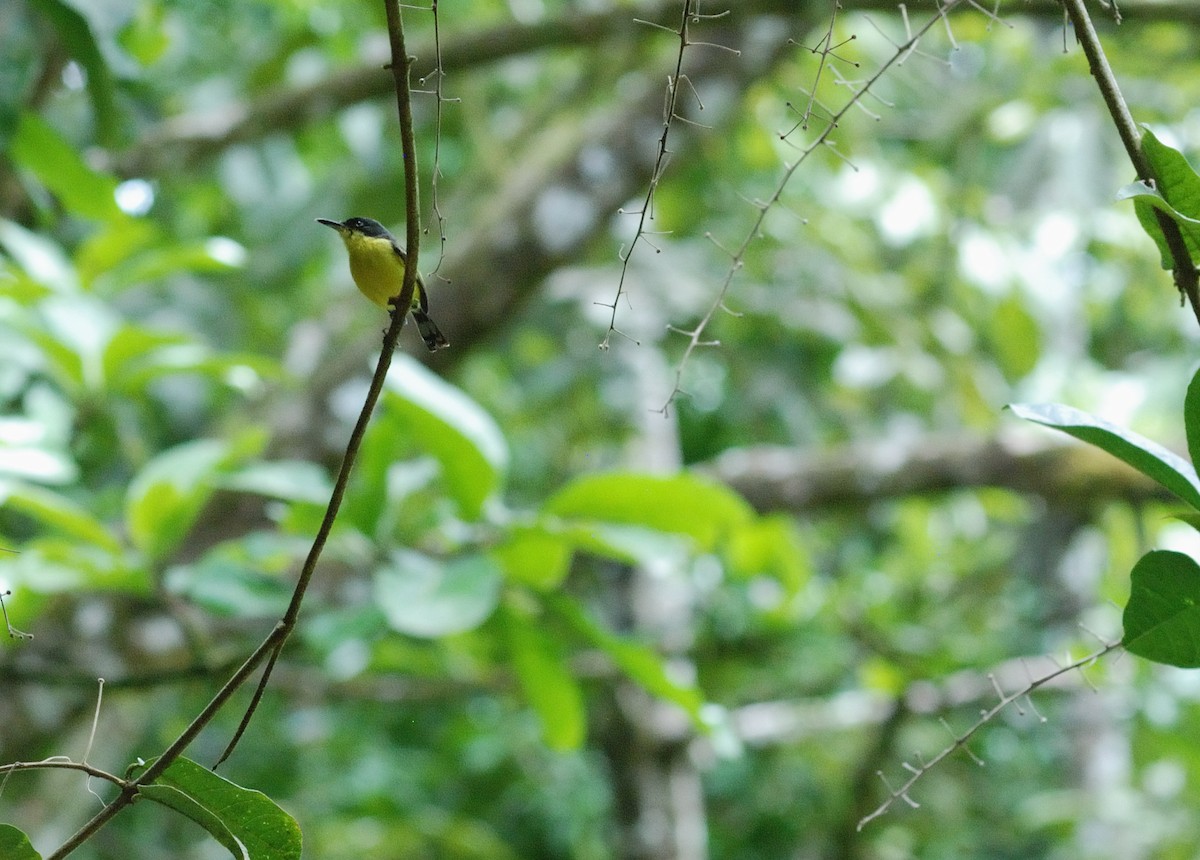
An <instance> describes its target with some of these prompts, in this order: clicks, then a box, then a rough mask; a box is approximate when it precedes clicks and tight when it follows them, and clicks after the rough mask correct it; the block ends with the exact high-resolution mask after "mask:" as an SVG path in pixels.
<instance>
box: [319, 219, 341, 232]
mask: <svg viewBox="0 0 1200 860" xmlns="http://www.w3.org/2000/svg"><path fill="white" fill-rule="evenodd" d="M317 223H318V224H324V225H325V226H326V227H332V228H333V229H334V230H337V231H338V232H339V233H345V232H346V225H345V224H343V223H342V222H341V221H330V220H329V219H328V218H318V219H317Z"/></svg>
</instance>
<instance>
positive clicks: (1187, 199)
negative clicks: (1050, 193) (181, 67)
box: [1117, 126, 1200, 269]
mask: <svg viewBox="0 0 1200 860" xmlns="http://www.w3.org/2000/svg"><path fill="white" fill-rule="evenodd" d="M1142 152H1143V154H1145V156H1146V159H1147V161H1149V162H1150V169H1151V170H1152V171H1153V172H1154V177H1155V179H1156V181H1157V185H1156V186H1151V185H1149V184H1147V183H1146V182H1141V181H1139V182H1134V183H1132V184H1130V185H1127V186H1125V187H1124V188H1122V189H1121V190H1120V191H1118V192H1117V199H1118V200H1127V199H1132V200H1133V205H1134V211H1135V212H1136V213H1137V217H1138V221H1139V222H1140V223H1141V225H1142V229H1143V230H1145V231H1146V232H1147V233H1148V234H1149V235H1150V238H1151V239H1153V240H1154V242H1155V244H1157V245H1158V250H1159V254H1160V255H1161V256H1162V267H1163V268H1164V269H1172V268H1174V267H1175V263H1174V261H1173V260H1172V258H1171V252H1170V249H1169V248H1168V247H1167V240H1166V238H1165V237H1164V236H1163V233H1162V228H1161V227H1159V225H1158V220H1157V219H1156V218H1155V217H1154V210H1155V209H1157V210H1159V211H1161V212H1163V213H1165V214H1166V215H1167V216H1169V217H1170V218H1171V219H1172V220H1173V221H1175V223H1176V224H1178V225H1179V230H1180V232H1181V233H1182V234H1183V240H1184V242H1185V243H1186V244H1187V247H1188V251H1189V253H1190V254H1191V257H1192V259H1193V260H1196V259H1197V258H1198V253H1200V176H1198V175H1197V174H1196V171H1195V170H1193V169H1192V166H1191V165H1190V164H1188V161H1187V159H1186V158H1184V156H1183V154H1182V153H1181V152H1179V151H1178V150H1177V149H1174V148H1173V147H1170V146H1167V145H1166V144H1165V143H1163V142H1162V141H1160V140H1159V139H1158V138H1157V137H1156V136H1155V135H1154V132H1152V131H1151V130H1150V129H1149V128H1146V127H1145V126H1143V132H1142Z"/></svg>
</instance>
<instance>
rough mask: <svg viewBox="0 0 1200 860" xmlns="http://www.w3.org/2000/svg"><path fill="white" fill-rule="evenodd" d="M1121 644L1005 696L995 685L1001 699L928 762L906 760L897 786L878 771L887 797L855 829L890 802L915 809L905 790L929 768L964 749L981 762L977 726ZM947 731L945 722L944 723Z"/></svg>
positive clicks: (878, 815)
mask: <svg viewBox="0 0 1200 860" xmlns="http://www.w3.org/2000/svg"><path fill="white" fill-rule="evenodd" d="M1120 647H1121V643H1120V642H1111V643H1108V644H1106V645H1105V646H1104V647H1103V648H1101V649H1100V650H1099V651H1096V652H1093V653H1091V654H1089V655H1087V656H1086V657H1082V658H1080V659H1079V660H1075V661H1074V662H1071V663H1068V664H1067V665H1065V666H1060V667H1059V668H1058V669H1055V670H1054V671H1053V672H1048V673H1047V674H1045V675H1043V676H1041V677H1040V678H1035V679H1033V680H1031V681H1030V682H1029V683H1027V684H1025V685H1024V686H1023V687H1021V688H1020V689H1019V690H1017V691H1015V692H1013V693H1009V694H1007V695H1004V694H1003V693H1002V692H1001V690H1000V688H999V687H997V688H996V692H997V695H999V696H1000V701H998V702H997V703H996V704H995V705H993V706H992V707H991V708H989V709H988V710H986V711H984V712H983V713H982V714H980V716H979V719H977V720H976V721H975V722H974V723H972V724H971V727H970V728H969V729H967V730H966V731H965V732H963V733H962V734H961V735H956V734H954V732H953V731H950V735H951V737H952V738H953V740H952V742H951V743H950V745H949V746H947V747H945V748H944V749H943V750H942V751H941V752H939V753H938V754H937V755H935V756H934V757H933V758H931V759H929V760H928V761H924V760H921V761H920V764H919V765H913V764H910V763H908V762H904V763H903V766H904V769H905V770H907V771H908V772H909V774H910V776H909V778H908V779H906V780H905V781H904V782H902V783H901V784H900V785H899V786H897V787H894V788H893V787H892V785H891V783H890V782H888V780H887V778H886V777H885V776H884V775H883V773H880V774H879V778H880V779H881V780H882V781H883V784H884V785H886V786H887V787H888V796H887V799H886V800H885V801H884V802H883V803H881V804H879V806H877V807H876V808H875V810H874V811H873V812H871V813H869V814H868V815H865V816H863V818H862V819H860V820H859V822H858V829H859V830H862V829H863V828H864V827H866V826H867V825H868V824H870V823H871V822H872V821H874V820H875V819H876V818H879V817H880V816H881V815H883V814H884V813H886V812H887V811H888V810H889V809H891V808H892V804H894V803H895V802H896V801H897V800H903V801H904V802H905V803H907V804H908V805H909V806H910V807H913V808H916V807H917V806H918V805H919V804H918V803H917V802H916V801H915V800H913V799H912V798H911V797H909V796H908V793H909V792H910V791H911V790H912V788H913V786H915V785H916V784H917V782H918V781H919V780H920V779H921V777H923V776H925V774H927V773H929V771H931V770H932V769H933V768H934V767H936V766H937V765H938V764H939V763H940V762H942V761H944V760H945V759H946V758H948V757H949V756H950V755H952V754H953V753H955V752H957V751H959V750H965V751H966V753H967V754H968V755H970V756H971V759H972V760H973V761H975V762H976V763H977V764H982V762H981V761H980V760H979V758H978V757H977V756H975V755H974V753H972V752H971V751H970V750H969V749H967V743H968V742H969V741H970V740H971V738H973V737H974V736H975V734H976V733H977V732H978V731H979V730H980V729H982V728H983V727H984V726H986V725H987V724H988V723H990V722H991V721H992V720H994V719H995V718H996V716H997V715H998V714H1000V712H1001V711H1003V710H1005V709H1006V708H1007V707H1009V705H1012V704H1013V703H1015V702H1019V701H1020V700H1021V699H1026V698H1028V696H1029V694H1030V693H1032V692H1033V691H1035V690H1037V689H1038V688H1039V687H1043V686H1045V685H1046V684H1048V683H1050V682H1051V681H1053V680H1054V679H1055V678H1058V677H1060V676H1062V675H1065V674H1067V673H1068V672H1073V671H1075V670H1076V669H1084V668H1086V667H1088V666H1090V665H1092V664H1093V663H1095V662H1096V661H1097V660H1099V659H1100V658H1101V657H1103V656H1104V655H1105V654H1108V653H1109V652H1110V651H1114V650H1116V649H1117V648H1120ZM943 724H944V725H945V723H943ZM947 730H949V726H948V725H947Z"/></svg>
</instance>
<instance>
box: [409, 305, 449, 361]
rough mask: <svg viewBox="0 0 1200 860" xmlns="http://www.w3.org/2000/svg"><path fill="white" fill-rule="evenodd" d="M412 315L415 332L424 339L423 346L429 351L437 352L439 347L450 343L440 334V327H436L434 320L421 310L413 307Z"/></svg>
mask: <svg viewBox="0 0 1200 860" xmlns="http://www.w3.org/2000/svg"><path fill="white" fill-rule="evenodd" d="M412 315H413V321H414V322H416V324H417V332H418V333H419V334H420V335H421V340H423V341H425V346H427V347H428V348H429V351H430V352H437V351H438V350H439V349H445V348H446V347H448V346H449V345H450V341H448V340H446V336H445V335H444V334H442V331H441V329H439V328H438V327H437V325H436V324H435V323H434V321H433V320H431V319H430V318H429V315H428V314H426V313H425V312H424V311H423V310H420V309H418V308H413V309H412Z"/></svg>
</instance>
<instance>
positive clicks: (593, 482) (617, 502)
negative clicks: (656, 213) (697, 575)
mask: <svg viewBox="0 0 1200 860" xmlns="http://www.w3.org/2000/svg"><path fill="white" fill-rule="evenodd" d="M543 510H544V511H545V512H546V513H547V514H552V515H554V516H558V517H563V518H565V519H576V520H598V521H600V522H605V523H621V524H628V525H635V526H638V527H642V528H646V529H657V530H659V531H663V532H670V533H675V534H683V535H687V536H689V537H691V538H692V539H693V540H694V541H695V542H696V545H697V548H698V549H699V550H701V551H711V550H712V549H714V548H715V547H716V545H717V543H718V541H719V540H721V538H723V537H724V536H726V535H727V534H728V533H729V531H730V530H731V529H732V528H733V527H734V526H736V525H738V524H741V523H744V522H747V521H749V520H750V519H752V518H753V516H754V511H753V509H752V508H751V507H750V505H748V504H747V503H746V501H745V500H744V499H742V498H741V496H739V495H737V493H735V492H733V491H732V490H730V489H728V488H727V487H723V486H721V485H719V484H715V483H712V482H711V481H707V480H704V479H702V478H698V477H696V476H694V475H689V474H680V475H674V476H669V477H660V476H657V475H644V474H636V473H610V474H601V475H585V476H583V477H580V478H577V479H575V480H574V481H572V482H571V483H569V484H568V485H567V486H566V487H564V488H563V489H562V490H560V491H559V492H557V493H556V494H554V495H553V496H552V497H551V498H550V499H549V501H547V502H546V504H545V506H544V508H543Z"/></svg>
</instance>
